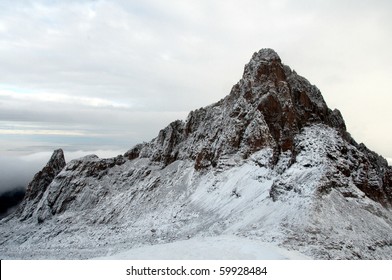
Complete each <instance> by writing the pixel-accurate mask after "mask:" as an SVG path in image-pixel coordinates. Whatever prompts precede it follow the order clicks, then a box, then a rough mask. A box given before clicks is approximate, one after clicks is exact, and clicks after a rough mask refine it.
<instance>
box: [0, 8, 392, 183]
mask: <svg viewBox="0 0 392 280" xmlns="http://www.w3.org/2000/svg"><path fill="white" fill-rule="evenodd" d="M391 35H392V1H390V0H385V1H377V0H369V1H361V0H356V1H354V0H352V1H345V0H336V1H333V0H332V1H317V0H316V1H315V0H312V1H311V0H309V1H304V0H302V1H284V0H271V1H263V0H242V1H231V0H225V1H211V0H200V1H183V0H175V1H154V0H147V1H146V0H144V1H125V0H124V1H120V0H118V1H115V0H111V1H109V0H107V1H105V0H102V1H100V0H97V1H87V0H86V1H82V0H80V1H77V0H72V1H69V0H68V1H55V0H46V1H40V0H35V1H12V0H10V1H7V0H0V157H3V158H4V157H5V156H7V157H9V156H23V155H28V154H30V156H31V154H35V153H38V155H43V154H44V155H45V156H47V155H50V152H51V151H52V150H53V149H55V148H58V147H62V148H64V150H65V151H66V156H67V151H68V152H73V155H76V154H78V155H79V154H80V151H85V152H86V153H88V152H90V151H96V150H101V151H103V152H102V154H103V155H107V154H111V153H112V154H115V153H117V152H118V153H123V152H125V151H126V150H127V149H129V148H131V147H132V146H133V145H134V144H136V143H138V142H142V141H149V140H150V139H152V138H153V137H155V136H156V135H157V134H158V131H159V129H161V128H163V127H165V126H166V125H167V124H168V123H170V122H171V121H173V120H175V119H184V118H185V117H186V115H187V113H188V112H189V111H190V110H192V109H196V108H199V107H202V106H206V105H209V104H211V103H213V102H215V101H218V100H219V99H221V98H223V97H224V96H226V95H227V94H228V93H229V92H230V89H231V87H232V85H234V84H235V83H236V82H237V81H238V80H239V79H240V78H241V75H242V71H243V68H244V65H245V64H246V63H247V62H248V61H249V59H250V57H251V56H252V54H253V53H254V52H255V51H258V50H259V49H261V48H265V47H270V48H273V49H275V50H276V51H277V52H278V54H279V55H280V57H281V59H282V61H283V62H284V63H285V64H287V65H289V66H290V67H291V68H293V69H294V70H296V72H297V73H298V74H300V75H302V76H304V77H306V78H307V79H308V80H309V81H310V82H311V83H313V84H315V85H317V87H319V88H320V90H321V92H322V93H323V96H324V98H325V100H326V101H327V103H328V105H329V107H330V108H332V109H333V108H338V109H339V110H340V111H341V112H342V114H343V117H344V118H345V120H346V124H347V127H348V130H349V131H350V132H351V134H352V135H353V136H354V138H355V139H356V140H357V141H358V142H364V143H365V144H366V145H367V146H368V147H369V148H371V149H373V150H375V151H376V152H378V153H380V154H382V155H383V156H384V157H386V158H392V146H391V143H392V130H391V122H392V110H391V109H390V107H391V104H392V83H391V82H392V81H391V77H392V70H391V69H392V52H391V50H392V36H391ZM46 153H49V154H46ZM68 159H69V157H68ZM0 162H1V161H0ZM0 168H1V166H0ZM39 168H41V167H39ZM3 170H4V169H3ZM0 180H1V178H0Z"/></svg>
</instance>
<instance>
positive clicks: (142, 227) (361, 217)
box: [0, 49, 392, 259]
mask: <svg viewBox="0 0 392 280" xmlns="http://www.w3.org/2000/svg"><path fill="white" fill-rule="evenodd" d="M64 165H65V161H64V155H63V152H62V150H56V151H55V152H54V153H53V155H52V157H51V159H50V160H49V162H48V164H47V165H46V166H45V167H44V168H43V169H42V171H40V172H39V173H37V174H36V175H35V177H34V179H33V181H32V182H31V183H30V184H29V186H28V189H27V193H26V197H25V199H24V201H23V204H22V207H21V208H20V210H19V212H18V213H17V215H14V216H13V217H11V218H10V219H9V220H7V221H4V222H3V221H0V226H1V227H2V228H1V230H0V240H2V243H1V244H2V246H0V258H4V256H10V257H13V258H20V257H26V256H27V258H29V257H32V258H33V257H34V256H35V257H42V256H41V255H40V254H45V255H44V256H43V257H46V258H50V257H51V256H54V258H64V257H69V258H72V257H73V258H75V257H83V258H89V257H92V256H97V255H100V254H105V255H106V254H107V253H108V251H112V250H114V251H116V250H120V249H121V246H122V245H121V244H124V246H127V247H129V246H132V247H140V246H141V245H143V244H147V243H148V244H156V243H162V242H172V241H175V240H181V239H186V238H192V237H193V236H203V235H204V236H216V235H223V234H233V235H236V236H244V237H249V238H252V239H253V238H255V239H259V240H262V241H266V242H274V243H275V244H279V245H281V246H283V247H286V248H290V249H295V250H298V251H300V252H303V253H305V254H306V255H309V256H312V257H315V258H321V259H324V258H334V259H345V258H349V259H352V258H354V259H358V258H389V257H390V256H391V255H392V246H391V232H392V214H391V208H392V168H391V167H389V166H388V165H387V162H386V161H385V160H384V159H383V158H382V157H380V156H379V155H377V154H376V153H374V152H371V151H370V150H368V149H367V148H366V146H365V145H361V144H357V143H356V142H355V141H354V140H353V139H352V138H351V137H350V135H349V134H348V132H347V131H346V126H345V124H344V120H343V118H342V116H341V114H340V112H339V111H338V110H331V109H329V108H328V106H327V104H326V102H325V101H324V99H323V97H322V95H321V92H320V91H319V90H318V88H317V87H316V86H314V85H312V84H311V83H310V82H309V81H308V80H306V79H305V78H304V77H301V76H300V75H298V74H297V73H295V72H294V71H292V70H291V69H290V68H289V67H288V66H286V65H284V64H283V63H282V62H281V61H280V58H279V56H278V55H277V54H276V52H274V51H273V50H271V49H262V50H260V51H259V52H257V53H255V54H254V55H253V56H252V58H251V60H250V61H249V63H248V64H246V66H245V71H244V75H243V77H242V78H241V79H240V80H239V82H238V83H237V84H235V85H234V86H233V88H232V90H231V92H230V94H229V95H227V96H226V97H225V98H223V99H222V100H220V101H218V102H216V103H214V104H211V105H209V106H206V107H204V108H200V109H197V110H194V111H192V112H190V113H189V115H188V118H187V119H186V120H185V121H179V120H178V121H174V122H172V123H171V124H169V125H168V126H167V127H166V128H164V129H162V130H161V131H160V132H159V133H158V136H157V137H156V138H154V139H153V140H151V141H150V142H148V143H143V144H139V145H137V146H135V147H134V148H133V149H131V150H130V151H128V152H127V153H125V154H124V156H118V157H116V158H112V159H99V158H98V157H96V156H87V157H85V158H83V159H76V160H73V161H71V162H69V163H68V164H67V165H66V166H65V167H64ZM22 221H23V222H22ZM26 244H27V245H26ZM26 248H28V249H29V250H31V251H30V252H28V254H26ZM51 254H53V255H51ZM52 258H53V257H52Z"/></svg>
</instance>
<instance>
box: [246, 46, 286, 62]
mask: <svg viewBox="0 0 392 280" xmlns="http://www.w3.org/2000/svg"><path fill="white" fill-rule="evenodd" d="M251 61H256V62H257V61H279V62H280V61H281V60H280V57H279V55H278V54H277V52H276V51H274V50H273V49H270V48H264V49H261V50H259V51H258V52H255V53H254V54H253V56H252V59H251Z"/></svg>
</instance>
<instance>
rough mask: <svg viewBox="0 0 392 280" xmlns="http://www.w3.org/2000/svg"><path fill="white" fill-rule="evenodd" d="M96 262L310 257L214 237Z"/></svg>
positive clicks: (267, 245) (242, 240)
mask: <svg viewBox="0 0 392 280" xmlns="http://www.w3.org/2000/svg"><path fill="white" fill-rule="evenodd" d="M97 259H107V260H126V259H132V260H157V259H158V260H206V259H210V260H287V259H295V260H298V259H300V260H306V259H309V257H307V256H305V255H303V254H301V253H299V252H295V251H289V250H286V249H283V248H279V247H277V246H275V245H273V244H271V243H266V242H260V241H256V240H250V239H246V238H240V237H236V236H217V237H205V238H192V239H189V240H183V241H177V242H173V243H167V244H160V245H152V246H143V247H140V248H136V249H131V250H128V251H124V252H121V253H116V254H114V255H110V253H109V255H107V256H105V257H101V258H97Z"/></svg>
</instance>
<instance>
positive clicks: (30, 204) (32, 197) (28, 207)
mask: <svg viewBox="0 0 392 280" xmlns="http://www.w3.org/2000/svg"><path fill="white" fill-rule="evenodd" d="M65 165H66V162H65V158H64V152H63V150H62V149H58V150H55V151H54V152H53V154H52V156H51V158H50V160H49V161H48V163H47V164H46V165H45V167H44V168H43V169H42V170H41V171H39V172H38V173H37V174H35V175H34V178H33V180H32V181H31V182H30V183H29V185H28V186H27V189H26V194H25V198H24V200H23V203H22V204H21V206H20V207H19V209H18V211H17V212H16V214H17V215H19V216H20V219H21V220H24V219H27V218H29V217H31V216H32V215H33V213H34V211H35V210H36V206H37V204H38V202H39V201H40V200H41V198H42V196H43V194H44V193H45V191H46V189H47V188H48V186H49V185H50V183H51V182H52V181H53V179H54V178H55V177H56V176H57V175H58V174H59V173H60V171H61V170H62V169H63V168H64V167H65Z"/></svg>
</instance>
